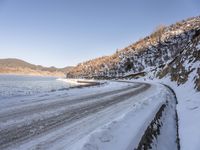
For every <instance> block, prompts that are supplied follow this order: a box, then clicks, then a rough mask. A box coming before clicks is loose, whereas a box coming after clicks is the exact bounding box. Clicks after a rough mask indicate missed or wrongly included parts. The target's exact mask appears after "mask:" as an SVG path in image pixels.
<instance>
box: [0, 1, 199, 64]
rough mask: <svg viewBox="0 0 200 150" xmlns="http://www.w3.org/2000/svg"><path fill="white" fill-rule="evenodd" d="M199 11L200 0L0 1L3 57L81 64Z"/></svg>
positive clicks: (41, 62) (0, 33) (0, 34)
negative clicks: (156, 28)
mask: <svg viewBox="0 0 200 150" xmlns="http://www.w3.org/2000/svg"><path fill="white" fill-rule="evenodd" d="M198 15H200V1H199V0H0V58H19V59H23V60H25V61H28V62H30V63H34V64H41V65H44V66H56V67H64V66H69V65H76V64H77V63H79V62H82V61H85V60H88V59H91V58H95V57H98V56H103V55H110V54H112V53H114V52H115V51H116V49H117V48H123V47H125V46H127V45H129V44H131V43H132V42H134V41H137V40H138V39H140V38H142V37H145V36H146V35H148V34H149V33H151V32H152V31H154V29H155V27H156V26H158V25H160V24H165V25H169V24H171V23H174V22H176V21H180V20H182V19H185V18H187V17H192V16H198Z"/></svg>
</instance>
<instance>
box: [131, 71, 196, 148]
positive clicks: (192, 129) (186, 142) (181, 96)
mask: <svg viewBox="0 0 200 150" xmlns="http://www.w3.org/2000/svg"><path fill="white" fill-rule="evenodd" d="M193 79H194V75H190V77H189V79H188V81H187V82H186V83H185V84H183V85H179V86H178V85H177V84H176V83H175V82H172V81H171V80H170V78H169V77H165V78H163V79H155V78H154V79H152V80H149V79H148V78H140V79H136V80H134V81H141V82H142V81H143V82H149V83H156V82H157V83H163V84H166V85H169V86H170V87H171V88H172V89H173V90H174V92H175V93H176V96H177V100H178V104H177V113H178V118H179V120H178V123H179V137H180V147H181V150H199V147H200V130H199V127H200V92H197V91H196V90H195V89H194V83H193Z"/></svg>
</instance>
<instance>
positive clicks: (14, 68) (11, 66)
mask: <svg viewBox="0 0 200 150" xmlns="http://www.w3.org/2000/svg"><path fill="white" fill-rule="evenodd" d="M71 68H72V67H65V68H56V67H53V66H52V67H43V66H41V65H34V64H31V63H28V62H26V61H24V60H21V59H17V58H5V59H0V74H17V75H39V76H58V77H65V73H66V72H68V71H69V69H71Z"/></svg>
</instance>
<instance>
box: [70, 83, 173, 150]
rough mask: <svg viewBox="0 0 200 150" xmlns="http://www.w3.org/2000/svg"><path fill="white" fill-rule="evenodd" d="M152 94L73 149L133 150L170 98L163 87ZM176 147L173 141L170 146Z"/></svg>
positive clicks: (158, 87) (170, 95)
mask: <svg viewBox="0 0 200 150" xmlns="http://www.w3.org/2000/svg"><path fill="white" fill-rule="evenodd" d="M154 87H156V89H155V90H154V91H153V92H154V93H151V94H148V95H146V97H145V98H143V99H140V100H139V101H138V102H136V103H135V104H134V105H133V106H132V107H131V108H129V109H127V111H126V112H125V113H124V114H123V115H121V116H119V117H118V118H116V119H115V120H112V121H111V122H109V123H108V124H106V125H104V126H102V127H100V128H98V129H96V130H95V131H93V132H92V133H91V134H89V135H88V136H87V137H85V138H84V139H82V140H81V141H80V142H79V144H78V145H77V146H76V147H74V148H72V149H74V150H75V149H76V150H77V149H81V150H97V149H99V150H111V149H113V150H132V149H133V148H136V147H137V146H138V144H139V142H140V139H141V137H142V136H143V134H144V132H145V130H146V129H147V127H148V126H149V124H150V122H151V121H152V120H153V118H154V117H155V114H156V113H157V111H158V110H159V109H160V107H161V105H162V104H164V103H166V100H172V101H173V100H174V99H173V95H172V94H171V93H170V92H169V91H168V90H166V88H165V87H164V86H162V85H156V86H155V85H154ZM174 145H176V144H175V141H174V143H173V145H172V146H174Z"/></svg>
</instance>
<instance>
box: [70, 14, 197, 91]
mask: <svg viewBox="0 0 200 150" xmlns="http://www.w3.org/2000/svg"><path fill="white" fill-rule="evenodd" d="M68 76H69V77H86V78H140V77H148V78H151V79H153V78H164V77H168V78H170V80H171V81H174V82H176V83H177V84H178V85H180V84H184V83H185V82H187V81H188V79H189V78H191V81H192V82H193V85H194V88H195V89H196V90H198V91H200V16H198V17H193V18H189V19H187V20H183V21H181V22H177V23H176V24H173V25H170V26H167V27H165V26H159V27H158V28H157V29H156V31H155V32H154V33H152V34H151V35H149V36H147V37H145V38H144V39H141V40H139V41H138V42H136V43H133V44H132V45H130V46H128V47H126V48H124V49H122V50H118V51H117V52H116V53H115V54H113V55H111V56H105V57H100V58H96V59H93V60H90V61H87V62H83V63H81V64H79V65H77V66H76V67H74V68H73V69H71V71H69V73H68Z"/></svg>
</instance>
